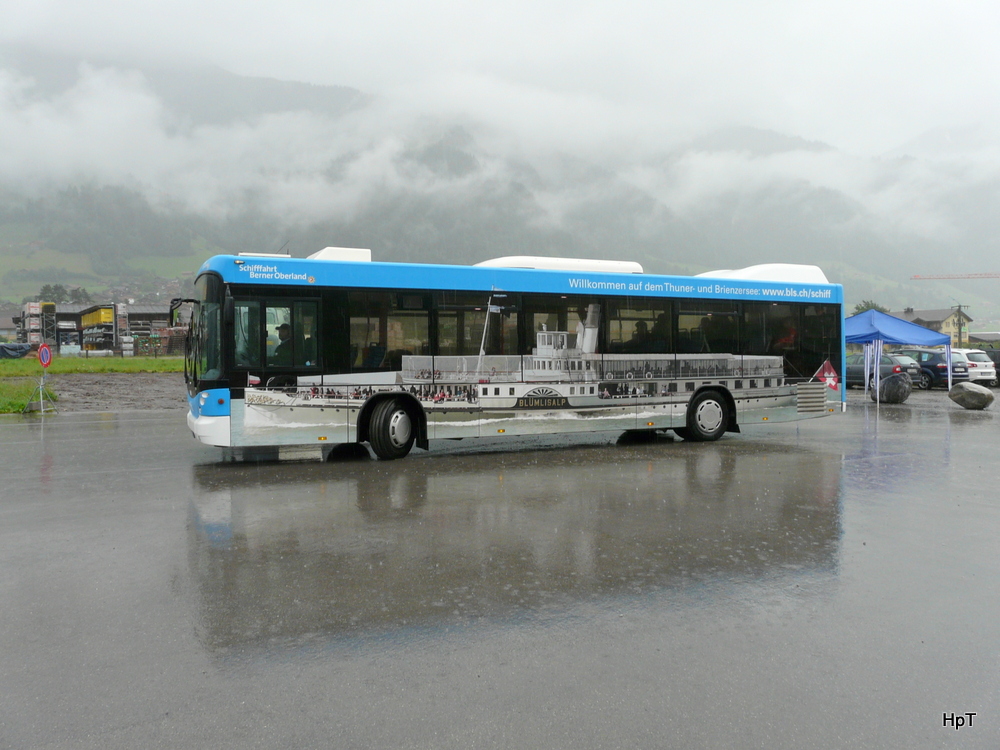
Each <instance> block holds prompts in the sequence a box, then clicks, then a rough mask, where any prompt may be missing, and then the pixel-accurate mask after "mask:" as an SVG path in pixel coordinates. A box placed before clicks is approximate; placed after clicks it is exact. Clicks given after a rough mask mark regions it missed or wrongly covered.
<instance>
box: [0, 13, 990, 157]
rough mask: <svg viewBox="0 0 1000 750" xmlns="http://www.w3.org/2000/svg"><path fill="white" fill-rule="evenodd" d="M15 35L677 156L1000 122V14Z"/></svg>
mask: <svg viewBox="0 0 1000 750" xmlns="http://www.w3.org/2000/svg"><path fill="white" fill-rule="evenodd" d="M0 19H2V22H0V41H6V42H19V43H24V42H27V43H31V44H35V45H40V46H42V47H44V48H47V49H50V50H53V51H61V52H70V53H83V54H129V55H140V56H149V57H154V58H162V59H167V60H171V61H176V60H185V59H186V60H191V61H201V62H211V63H215V64H218V65H220V66H222V67H224V68H226V69H228V70H231V71H233V72H236V73H242V74H250V75H260V76H270V77H275V78H281V79H288V80H299V81H307V82H312V83H322V84H339V85H347V86H353V87H357V88H360V89H362V90H364V91H366V92H369V93H373V94H376V95H379V96H381V97H385V98H386V99H387V100H391V101H393V102H396V103H398V104H399V105H400V106H407V105H414V106H417V105H419V107H421V108H425V109H426V110H428V111H433V112H435V113H441V114H448V113H452V112H455V113H466V114H470V115H472V116H473V117H476V118H479V119H481V120H484V121H486V122H490V123H492V124H495V125H497V126H499V127H508V126H509V127H511V128H513V129H515V130H519V131H521V132H522V133H523V134H524V135H525V137H528V138H538V139H540V140H542V141H545V140H548V139H549V138H553V137H557V138H567V139H569V141H570V142H571V143H578V144H580V145H590V146H595V147H606V146H609V145H613V144H618V145H619V146H621V145H623V144H624V145H627V144H628V143H629V142H630V141H632V140H635V139H637V140H638V142H641V143H644V144H645V143H648V142H649V141H650V139H651V138H655V137H657V136H658V137H659V138H660V139H661V141H662V144H663V146H665V147H669V146H670V145H671V143H672V142H674V141H677V140H681V139H684V138H686V137H689V136H690V135H693V134H697V133H698V132H700V131H702V130H704V129H706V128H712V127H718V126H725V125H732V124H738V125H750V126H756V127H763V128H770V129H774V130H777V131H779V132H782V133H788V134H793V135H799V136H802V137H804V138H807V139H810V140H820V141H824V142H827V143H830V144H831V145H833V146H836V147H837V148H840V149H843V150H845V151H848V152H850V153H853V154H856V155H861V156H868V155H877V154H881V153H884V152H886V151H889V150H891V149H894V148H896V147H898V146H900V145H901V144H903V143H906V142H907V141H909V140H911V139H913V138H915V137H917V136H919V135H920V134H922V133H924V132H925V131H927V130H931V129H934V128H942V127H953V126H962V125H970V124H972V125H983V126H987V127H988V128H990V129H992V128H993V127H994V124H995V123H996V122H997V121H998V120H1000V117H998V115H1000V111H998V106H1000V104H998V92H997V86H998V81H1000V64H998V60H1000V45H998V44H997V39H998V38H1000V3H996V2H995V0H986V1H981V0H963V1H962V2H927V1H923V0H916V1H914V0H909V1H905V2H904V1H895V0H893V1H888V2H887V1H879V2H871V0H837V2H822V3H819V2H805V1H803V0H787V1H786V0H754V2H736V1H733V2H718V1H713V0H701V1H700V2H691V0H684V1H683V2H675V1H667V2H655V1H654V0H648V1H646V2H622V1H621V0H618V1H616V2H614V3H612V2H581V0H565V1H564V0H556V1H552V2H539V1H538V0H535V1H533V2H512V1H511V0H505V1H504V2H475V3H472V2H433V1H428V0H419V1H414V2H369V3H359V2H356V1H352V2H349V3H345V2H331V1H330V0H286V1H285V2H282V3H275V2H271V1H268V2H260V1H259V0H240V1H239V2H236V1H235V0H208V2H206V1H205V0H131V1H130V2H121V0H88V2H80V1H79V0H32V2H24V1H23V0H2V1H0Z"/></svg>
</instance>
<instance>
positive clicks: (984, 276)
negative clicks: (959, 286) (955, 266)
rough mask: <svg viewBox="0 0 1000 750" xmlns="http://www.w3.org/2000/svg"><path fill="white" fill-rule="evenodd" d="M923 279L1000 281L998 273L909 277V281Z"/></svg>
mask: <svg viewBox="0 0 1000 750" xmlns="http://www.w3.org/2000/svg"><path fill="white" fill-rule="evenodd" d="M923 279H1000V273H943V274H940V275H938V276H911V277H910V280H911V281H918V280H921V281H922V280H923Z"/></svg>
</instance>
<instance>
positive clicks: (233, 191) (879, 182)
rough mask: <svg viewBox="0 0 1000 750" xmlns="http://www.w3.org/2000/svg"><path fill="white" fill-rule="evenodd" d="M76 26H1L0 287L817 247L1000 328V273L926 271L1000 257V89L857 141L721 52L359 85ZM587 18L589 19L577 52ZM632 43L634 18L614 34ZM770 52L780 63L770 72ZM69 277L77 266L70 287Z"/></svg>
mask: <svg viewBox="0 0 1000 750" xmlns="http://www.w3.org/2000/svg"><path fill="white" fill-rule="evenodd" d="M295 7H296V8H299V6H295ZM398 7H402V8H405V9H407V10H408V11H409V10H412V8H413V7H414V6H412V5H410V4H407V3H400V4H398ZM518 7H521V6H518ZM628 7H629V8H633V7H634V6H628ZM977 7H982V6H977ZM299 10H301V8H299ZM596 12H597V11H595V10H594V9H593V8H590V9H589V10H587V11H586V13H591V14H593V13H596ZM636 12H638V11H636ZM775 12H777V11H774V9H771V11H769V13H770V14H771V15H772V16H773V14H774V13H775ZM788 12H789V13H792V14H793V15H794V13H793V11H791V10H789V11H788ZM586 13H585V14H584V15H586ZM53 17H54V16H53ZM688 20H692V19H688ZM800 20H801V19H800ZM693 22H694V23H695V25H697V24H700V23H702V20H701V19H700V17H699V18H694V19H693ZM49 23H50V24H51V23H54V22H53V21H51V19H50V20H49ZM581 23H582V22H581ZM43 26H44V24H42V26H32V24H31V23H28V22H26V23H25V29H32V28H42V27H43ZM168 26H169V24H168ZM49 28H54V27H51V26H50V27H49ZM60 28H62V31H61V34H62V37H61V38H59V35H58V34H56V35H55V36H56V37H57V38H58V41H59V43H58V44H54V43H52V41H51V39H49V40H48V41H47V42H45V43H42V42H39V41H38V40H36V39H33V38H32V36H31V34H30V33H29V32H28V31H25V30H24V29H22V30H21V32H20V34H14V33H8V34H7V35H6V37H0V133H2V138H0V279H4V281H3V282H0V286H9V287H10V288H14V286H17V285H15V284H14V282H15V281H17V280H18V279H20V280H21V281H23V282H24V283H28V281H30V282H32V283H33V282H34V281H35V280H37V279H42V278H44V279H45V280H46V281H50V282H58V283H62V282H65V283H81V281H83V282H85V283H84V285H85V286H86V285H88V284H87V283H86V279H87V278H88V274H89V275H90V276H93V277H94V280H92V281H90V282H89V286H91V287H94V286H100V285H101V284H100V283H99V281H98V277H100V276H101V275H102V274H107V273H109V272H111V271H114V270H120V269H118V268H117V267H109V266H108V265H107V264H108V262H112V263H113V264H117V263H121V264H123V266H124V267H128V266H129V263H130V262H131V260H133V259H135V258H139V257H145V256H150V257H165V256H172V257H184V256H185V255H190V256H191V265H192V269H193V268H194V267H196V266H197V265H198V263H199V262H200V260H201V258H202V257H203V256H204V255H206V254H208V253H210V252H214V251H217V250H223V251H232V250H253V251H276V250H278V249H279V248H285V249H287V250H288V251H290V252H291V253H292V254H293V255H306V254H308V253H311V252H313V251H314V250H316V249H318V248H320V247H323V246H326V245H330V244H336V245H352V246H361V247H370V248H372V251H373V255H374V257H375V258H376V259H383V260H413V261H448V262H475V261H478V260H482V259H484V258H487V257H493V256H497V255H503V254H522V253H523V254H538V255H546V254H552V255H564V256H567V255H577V256H583V257H618V258H629V259H635V260H639V261H641V262H642V263H643V264H644V265H645V266H646V268H647V270H649V271H654V272H682V273H688V272H700V271H703V270H708V269H711V268H732V267H740V266H745V265H750V264H753V263H763V262H778V261H784V262H803V263H815V264H817V265H820V266H821V267H823V268H824V269H825V270H826V272H827V274H828V276H829V277H830V278H831V280H833V281H837V282H840V283H843V284H844V285H845V292H846V295H847V298H848V300H849V302H850V303H851V304H853V303H854V302H858V301H860V300H861V299H866V298H872V299H876V300H877V301H879V302H880V303H882V304H885V305H887V306H889V307H892V308H894V309H895V308H898V307H902V306H904V305H910V306H915V307H944V306H949V305H952V304H956V303H959V302H960V303H962V304H964V305H971V310H970V312H971V314H972V315H973V317H974V318H976V319H977V322H978V321H980V320H986V319H989V318H993V319H1000V305H998V304H997V303H996V302H994V299H996V298H997V294H996V289H997V287H996V284H998V283H1000V279H998V280H993V281H985V282H983V281H962V282H952V283H951V284H950V285H944V283H942V282H927V281H919V282H912V281H910V277H911V276H912V275H913V274H940V273H981V272H990V271H1000V264H998V265H994V262H995V261H994V258H996V257H997V253H996V251H997V243H998V239H997V238H998V236H1000V233H998V231H997V229H998V228H1000V227H998V226H997V225H998V223H1000V218H998V217H1000V211H997V210H994V207H995V204H997V202H998V200H1000V179H998V178H1000V138H998V137H997V136H998V134H997V131H996V130H995V129H994V127H993V124H992V123H993V122H994V120H993V119H992V116H993V110H992V107H993V106H994V104H995V102H993V100H992V97H994V96H995V94H994V92H993V91H984V92H982V96H983V97H984V98H986V99H989V102H988V106H987V105H986V104H983V105H977V106H980V109H979V110H976V111H972V110H970V111H958V110H956V112H955V117H954V118H950V117H948V116H943V117H933V116H930V115H928V114H927V113H933V112H934V111H935V110H933V108H932V107H930V106H929V105H927V104H926V103H924V104H921V103H920V102H919V101H918V102H916V103H914V104H913V105H912V106H914V107H917V108H918V109H914V110H913V113H916V114H920V115H921V117H914V119H913V121H912V122H911V121H910V120H908V119H906V118H905V117H900V118H899V120H898V122H895V121H894V122H880V121H879V120H878V118H876V117H870V116H871V114H872V112H877V109H872V104H871V102H870V101H868V102H867V104H866V108H863V114H867V115H869V119H870V120H871V130H872V133H873V135H870V136H867V137H866V136H859V137H858V138H855V139H851V138H848V137H847V136H846V134H848V133H849V132H859V133H860V132H862V131H863V130H864V126H863V123H856V124H855V125H856V126H857V127H856V130H855V131H849V130H848V129H847V126H846V125H845V124H843V123H840V124H836V126H834V125H833V124H831V125H816V124H815V123H816V122H821V121H820V120H815V121H810V120H809V118H808V117H805V116H804V115H800V114H797V113H798V110H797V109H796V107H794V106H792V104H790V103H789V102H787V101H786V102H784V103H782V105H781V106H779V107H777V108H776V111H775V112H774V116H773V117H772V116H771V115H770V114H762V112H764V110H762V109H761V108H760V106H749V105H747V102H749V101H751V96H750V95H751V93H752V92H750V91H749V89H752V88H753V84H752V83H750V82H748V84H747V85H748V91H741V90H740V88H739V87H738V86H728V87H726V88H725V89H724V90H723V89H721V88H720V89H719V91H718V94H719V102H718V103H714V102H713V101H712V98H711V96H709V95H708V94H707V93H706V92H705V91H695V90H694V81H695V80H700V81H703V82H705V83H708V82H709V81H711V80H712V79H711V75H710V74H711V72H712V71H711V69H710V68H711V63H710V61H709V62H706V58H705V57H704V56H699V55H697V54H694V56H693V58H692V59H691V60H688V61H687V63H688V64H689V65H694V64H698V63H701V64H703V65H705V66H707V67H708V68H709V70H707V71H694V72H691V74H690V76H689V77H690V78H691V83H690V84H689V85H688V86H687V87H685V85H684V84H683V82H680V80H681V79H680V78H678V79H677V80H675V81H674V82H673V83H672V84H670V86H672V87H673V88H672V89H670V86H668V87H666V88H665V89H663V90H660V89H658V88H657V87H659V86H660V83H658V82H657V80H656V79H654V78H653V77H651V75H650V73H649V71H643V72H642V74H641V75H639V76H638V77H637V78H638V80H633V79H632V78H630V77H628V76H624V75H622V72H623V70H625V68H623V67H621V65H623V64H622V63H620V61H619V62H618V63H617V64H618V67H616V66H615V65H611V66H610V69H609V70H607V71H605V72H604V73H600V72H599V68H600V66H596V67H593V68H589V70H591V71H593V72H594V80H595V81H596V83H593V82H591V81H589V80H588V81H587V82H586V84H585V83H584V82H583V79H582V78H578V77H575V76H574V74H573V73H572V72H571V71H570V70H568V69H566V70H564V69H563V68H564V67H565V63H564V62H563V61H561V60H560V59H558V57H557V56H556V55H555V50H553V51H551V53H550V54H551V55H552V56H551V57H550V58H549V59H548V63H549V65H550V66H551V67H550V68H548V69H546V71H545V72H544V74H540V76H539V77H538V79H537V80H536V79H530V78H529V74H530V71H529V70H528V69H527V68H525V67H524V66H523V65H522V64H521V63H514V62H513V60H514V58H512V57H508V58H496V59H493V58H489V59H488V60H486V62H483V61H482V60H479V61H478V63H477V64H470V65H467V66H464V67H463V66H458V67H442V68H441V69H440V70H437V71H436V72H435V71H431V72H430V73H428V72H427V71H422V70H421V69H420V67H421V65H422V66H424V67H427V66H429V65H430V64H431V63H428V62H421V63H418V64H416V65H415V68H416V69H415V70H414V71H409V72H408V73H407V74H406V75H403V74H400V75H399V77H398V79H393V80H391V81H390V79H389V74H388V73H386V72H385V71H387V70H389V68H388V67H386V65H387V64H386V63H385V61H381V63H380V64H381V65H382V68H381V70H382V71H383V72H382V73H381V75H382V76H383V77H382V78H379V77H378V75H379V74H378V70H376V71H375V72H372V70H371V69H369V68H365V66H364V65H362V64H360V63H361V61H359V64H358V65H357V66H352V65H351V64H350V60H349V58H348V57H347V56H346V53H341V54H344V55H345V56H344V57H343V58H336V59H337V60H338V61H339V63H340V65H339V66H335V67H337V69H338V70H340V73H339V74H338V75H337V79H336V81H334V82H326V81H317V77H316V76H312V77H309V78H305V77H304V78H302V79H298V80H296V79H294V78H290V77H284V76H281V75H261V74H260V72H259V71H258V70H254V69H253V68H263V67H268V68H270V69H273V70H275V71H288V70H290V67H289V64H276V63H274V61H273V60H271V61H270V62H268V60H267V59H265V60H264V62H261V61H260V60H257V59H256V58H254V59H255V63H254V64H253V65H243V66H242V69H241V70H240V72H234V70H233V69H227V67H224V65H223V63H226V64H229V62H230V61H228V60H224V59H221V57H224V55H218V56H216V58H217V59H215V60H213V59H211V56H201V57H199V56H196V55H187V56H185V55H175V56H173V57H172V56H171V55H167V54H164V53H163V51H162V50H160V51H159V52H158V53H157V51H156V50H155V49H147V50H138V49H136V48H135V47H134V46H133V48H131V49H126V48H124V47H127V45H123V44H122V43H121V39H120V38H119V39H118V44H117V45H105V46H104V47H103V48H102V49H100V50H99V51H95V49H92V48H89V49H88V48H87V47H88V44H84V43H83V41H81V42H80V43H78V44H71V43H70V41H71V40H72V39H73V36H72V34H71V33H70V32H69V31H67V30H66V29H65V28H63V27H60ZM581 28H583V26H579V27H574V28H573V29H571V30H570V31H569V32H567V33H569V34H570V36H572V37H573V38H574V39H576V40H577V44H579V39H580V38H581V35H583V36H585V34H583V32H582V31H580V29H581ZM758 31H759V29H758ZM399 33H400V32H399V30H398V29H394V30H390V31H388V32H387V34H388V36H390V37H394V36H398V35H399ZM477 33H479V32H477ZM483 33H485V32H483ZM609 33H610V34H611V36H612V37H614V36H615V35H618V34H626V31H625V30H623V29H622V28H620V27H618V26H616V25H615V24H612V27H611V28H610V29H609ZM634 33H635V35H636V36H635V39H636V40H639V41H642V42H644V43H647V42H648V41H649V38H648V35H647V34H645V33H644V32H643V31H641V30H635V31H634ZM727 33H729V32H727ZM168 36H169V34H168ZM783 36H784V35H783ZM278 38H279V42H280V44H284V43H285V42H283V41H281V40H282V39H284V37H282V36H281V34H280V30H279V33H278ZM727 38H735V37H732V36H730V37H727ZM789 38H791V37H789ZM409 43H410V44H415V42H409ZM280 44H279V46H280ZM456 44H458V46H459V47H461V48H462V49H464V50H465V52H466V53H467V54H469V55H471V56H472V57H473V58H475V57H476V54H479V53H478V52H477V51H475V50H472V48H471V47H470V46H469V42H468V41H467V40H466V41H462V42H456ZM796 44H797V43H796ZM92 46H93V45H91V47H92ZM152 46H153V47H155V45H152ZM285 49H288V48H287V46H286V47H285ZM351 49H353V50H354V51H355V52H357V50H358V47H357V46H356V45H355V46H354V47H352V48H351ZM572 49H573V48H571V49H570V52H567V53H566V54H567V55H568V57H567V60H572V59H573V55H574V54H578V53H579V50H577V52H573V51H572ZM741 49H742V50H743V51H746V46H745V45H742V46H741ZM796 49H800V48H799V47H798V46H796ZM800 51H803V50H801V49H800ZM261 54H262V55H263V56H264V58H268V54H267V53H261ZM331 54H334V53H332V52H331ZM385 54H386V55H390V56H391V50H387V51H385ZM482 54H483V55H485V54H486V53H482ZM526 54H527V57H528V58H531V59H535V58H537V57H538V56H539V55H540V54H541V53H540V52H539V51H538V50H534V49H532V50H529V51H528V52H527V53H526ZM628 54H630V55H632V56H633V57H634V56H635V55H637V54H638V52H636V51H635V50H631V51H629V53H628ZM664 54H665V55H667V56H668V57H669V55H668V53H664ZM819 54H820V55H821V56H822V54H825V53H822V52H821V53H819ZM442 56H443V53H442ZM179 57H185V58H186V59H183V60H181V59H178V58H179ZM432 57H433V55H432ZM235 58H236V56H235V53H233V59H235ZM247 59H249V58H247ZM268 59H269V58H268ZM501 59H502V60H503V61H506V62H505V65H507V67H505V68H503V67H502V66H500V63H499V62H498V60H501ZM580 59H584V58H583V57H581V58H580ZM650 59H653V58H650ZM671 59H673V60H674V62H677V60H676V58H671ZM345 60H347V61H348V62H345ZM364 60H365V61H370V60H372V58H371V57H367V58H364ZM748 60H750V61H749V62H748V65H749V69H750V71H751V72H753V71H756V72H760V70H761V67H760V66H761V65H762V64H763V63H761V62H760V61H757V60H755V59H750V58H748ZM474 62H475V60H474ZM772 62H774V61H772ZM727 65H728V66H733V68H734V69H735V68H737V67H738V62H737V61H736V60H730V61H729V62H727ZM397 66H399V67H400V68H405V61H403V60H401V59H400V60H397ZM234 67H240V66H234ZM765 67H767V66H766V65H765ZM501 68H502V70H501ZM918 68H919V66H918ZM919 69H924V68H919ZM498 71H500V72H498ZM552 71H555V72H552ZM352 72H354V73H356V75H354V76H352V75H351V73H352ZM880 72H881V74H884V72H885V71H884V70H882V71H880V69H878V68H876V69H874V70H872V71H870V73H871V75H872V76H875V77H876V78H877V77H878V76H879V75H880ZM942 72H947V71H942ZM501 73H502V75H501ZM696 74H697V76H706V77H703V78H698V77H697V76H696ZM328 75H329V72H325V73H324V77H325V76H328ZM726 75H727V76H730V75H734V74H731V73H727V74H726ZM776 75H777V74H776ZM782 75H786V74H784V73H783V74H782ZM787 75H791V74H787ZM560 76H561V77H560ZM616 76H618V78H619V83H620V86H619V87H618V88H617V89H616V88H615V85H614V84H615V81H614V79H615V77H616ZM900 80H902V79H900ZM643 84H648V86H649V87H650V90H651V92H652V93H653V94H663V93H664V91H672V93H673V94H674V95H676V96H677V97H678V98H677V101H676V103H677V107H676V111H675V112H673V113H672V112H671V102H670V101H659V100H656V99H655V97H653V98H644V96H643V95H642V92H641V88H642V86H643ZM376 86H378V88H375V87H376ZM595 87H596V88H595ZM906 89H907V90H910V89H909V88H908V87H906ZM806 91H807V89H806V88H803V87H801V82H798V81H795V80H791V81H790V82H788V89H787V93H789V94H792V93H795V92H797V93H799V94H800V95H802V97H803V99H802V101H801V102H800V103H799V107H800V108H801V110H802V111H805V110H808V109H809V108H810V107H814V108H816V109H820V108H821V107H822V106H824V105H822V104H820V103H819V100H818V99H813V98H811V97H812V96H814V95H815V92H812V94H806V93H804V92H806ZM449 92H450V96H449ZM758 95H759V92H758ZM761 96H762V98H761V100H760V101H761V102H763V103H764V104H766V103H767V102H769V101H771V102H774V101H778V99H779V98H780V97H778V98H776V97H775V96H774V90H771V91H770V92H769V93H768V92H765V94H764V95H761ZM831 96H834V97H836V96H838V94H836V92H834V93H832V94H831ZM869 96H870V92H869ZM727 97H728V99H727ZM914 98H917V99H919V97H914ZM653 101H656V107H655V108H654V107H653V105H652V104H651V102H653ZM956 101H957V100H956ZM730 102H734V103H735V104H741V103H742V104H743V105H745V106H742V107H741V106H735V104H734V106H723V105H724V104H728V103H730ZM945 103H947V100H945ZM959 104H960V102H959ZM956 106H958V105H957V104H956ZM861 109H862V108H859V115H858V116H859V117H860V116H861V115H862V112H861ZM889 109H890V107H889V103H887V104H886V112H887V113H888V111H889ZM918 110H919V111H918ZM695 115H697V116H695ZM894 116H897V115H894ZM844 117H845V118H849V117H850V115H848V114H845V115H844ZM962 117H966V118H975V119H974V120H966V121H963V120H962V119H960V118H962ZM921 118H922V119H921ZM886 120H888V115H887V116H886ZM783 122H784V123H787V124H786V125H782V123H783ZM899 123H906V124H905V125H900V124H899ZM920 123H923V124H925V125H927V127H926V128H924V129H922V130H917V129H916V125H918V124H920ZM807 124H809V125H811V127H810V129H809V130H800V129H798V127H799V126H805V125H807ZM892 132H898V133H899V140H898V141H896V142H891V140H890V134H891V133H892ZM824 133H827V134H829V135H831V136H835V135H838V134H845V136H844V138H843V141H842V142H837V141H833V140H828V139H825V138H824V137H823V134H824ZM874 134H877V137H876V135H874ZM876 141H878V143H876ZM845 143H846V144H847V146H846V147H845ZM866 149H868V151H867V152H866ZM39 248H47V249H51V250H53V251H57V252H58V253H62V254H66V255H68V254H72V253H74V252H82V253H84V254H85V255H87V257H89V258H93V259H97V260H96V262H94V263H92V264H91V267H90V269H85V268H82V267H80V268H76V267H74V268H69V267H66V268H62V269H60V268H53V269H49V271H46V270H45V269H42V268H40V267H38V266H37V265H36V266H32V265H31V264H30V263H27V264H26V262H22V261H24V259H25V258H27V256H28V255H30V254H31V253H35V252H36V251H38V250H39ZM38 257H42V256H38ZM62 257H63V256H62V255H60V256H59V258H62ZM58 262H60V263H61V262H62V261H61V260H59V261H58ZM19 269H20V270H19ZM25 269H29V270H25ZM60 270H61V271H64V272H65V274H64V276H65V277H66V278H55V277H56V276H59V272H60ZM10 274H13V275H12V276H11V275H10ZM18 274H20V275H18ZM25 274H27V276H26V275H25ZM46 274H48V275H46ZM18 288H20V287H18ZM0 296H5V297H11V296H16V295H9V294H7V293H6V292H5V291H4V290H2V289H0ZM997 327H1000V324H998V326H997Z"/></svg>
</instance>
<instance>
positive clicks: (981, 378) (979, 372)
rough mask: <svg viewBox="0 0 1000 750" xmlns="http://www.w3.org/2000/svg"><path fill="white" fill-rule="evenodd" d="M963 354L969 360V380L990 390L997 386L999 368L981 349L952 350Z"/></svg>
mask: <svg viewBox="0 0 1000 750" xmlns="http://www.w3.org/2000/svg"><path fill="white" fill-rule="evenodd" d="M952 351H953V352H961V353H962V354H964V355H965V358H966V359H967V360H969V380H970V381H971V382H973V383H978V384H979V385H985V386H988V387H990V388H996V386H997V366H996V365H995V364H993V360H992V359H990V358H989V356H988V355H987V354H986V352H984V351H982V350H981V349H952Z"/></svg>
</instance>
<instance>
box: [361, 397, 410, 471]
mask: <svg viewBox="0 0 1000 750" xmlns="http://www.w3.org/2000/svg"><path fill="white" fill-rule="evenodd" d="M415 437H416V431H415V430H414V424H413V418H412V417H411V416H410V412H409V411H407V409H406V406H404V405H403V403H402V402H401V401H400V400H399V399H395V398H388V399H386V400H385V401H382V402H381V403H379V404H378V405H377V406H376V407H375V410H374V411H373V412H372V418H371V423H370V424H369V426H368V442H369V443H371V446H372V450H373V451H375V455H376V456H378V457H379V458H380V459H381V460H383V461H392V460H393V459H397V458H402V457H403V456H405V455H406V454H407V453H409V452H410V448H412V447H413V440H414V438H415Z"/></svg>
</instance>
